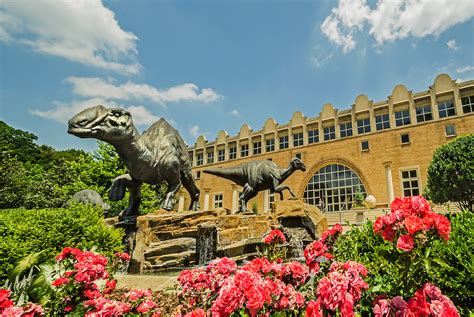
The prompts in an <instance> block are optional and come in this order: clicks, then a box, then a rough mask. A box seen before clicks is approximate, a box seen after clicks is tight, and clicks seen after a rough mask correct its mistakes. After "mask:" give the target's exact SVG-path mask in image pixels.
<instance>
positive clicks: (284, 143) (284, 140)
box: [280, 135, 288, 150]
mask: <svg viewBox="0 0 474 317" xmlns="http://www.w3.org/2000/svg"><path fill="white" fill-rule="evenodd" d="M287 148H288V136H287V135H285V136H281V137H280V150H283V149H287Z"/></svg>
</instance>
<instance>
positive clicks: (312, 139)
mask: <svg viewBox="0 0 474 317" xmlns="http://www.w3.org/2000/svg"><path fill="white" fill-rule="evenodd" d="M317 142H319V130H317V129H316V130H309V131H308V143H309V144H313V143H317Z"/></svg>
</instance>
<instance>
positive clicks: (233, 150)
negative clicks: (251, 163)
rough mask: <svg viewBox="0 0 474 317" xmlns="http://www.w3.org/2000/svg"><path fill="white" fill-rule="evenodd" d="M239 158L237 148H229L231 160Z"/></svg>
mask: <svg viewBox="0 0 474 317" xmlns="http://www.w3.org/2000/svg"><path fill="white" fill-rule="evenodd" d="M235 158H237V147H236V146H233V147H231V148H229V160H233V159H235Z"/></svg>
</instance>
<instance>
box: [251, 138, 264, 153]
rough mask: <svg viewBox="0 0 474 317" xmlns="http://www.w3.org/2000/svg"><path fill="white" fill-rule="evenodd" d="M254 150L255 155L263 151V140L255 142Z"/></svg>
mask: <svg viewBox="0 0 474 317" xmlns="http://www.w3.org/2000/svg"><path fill="white" fill-rule="evenodd" d="M252 151H253V152H252V153H253V155H255V154H260V153H262V142H260V141H257V142H253V148H252Z"/></svg>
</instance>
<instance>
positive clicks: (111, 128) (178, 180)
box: [68, 105, 199, 219]
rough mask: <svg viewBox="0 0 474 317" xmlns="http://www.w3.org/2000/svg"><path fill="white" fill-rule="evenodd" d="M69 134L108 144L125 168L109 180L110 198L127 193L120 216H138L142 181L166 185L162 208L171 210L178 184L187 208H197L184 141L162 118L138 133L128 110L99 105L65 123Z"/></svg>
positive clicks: (197, 190)
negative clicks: (185, 194)
mask: <svg viewBox="0 0 474 317" xmlns="http://www.w3.org/2000/svg"><path fill="white" fill-rule="evenodd" d="M68 126H69V128H68V133H70V134H72V135H75V136H77V137H80V138H94V139H98V140H102V141H104V142H107V143H110V144H112V145H113V146H114V148H115V150H116V151H117V153H118V155H119V156H120V158H121V159H122V161H123V162H124V164H125V166H126V168H127V174H123V175H120V176H118V177H116V178H115V179H114V180H113V181H112V186H111V187H110V190H109V199H110V200H113V201H117V200H120V199H123V198H124V197H125V189H128V191H129V192H130V196H129V203H128V206H127V208H126V209H125V210H124V211H122V213H121V214H120V216H119V218H122V219H123V218H125V217H129V216H137V215H138V208H139V206H140V201H141V193H140V187H141V185H142V184H143V183H147V184H151V185H156V184H159V183H160V182H166V183H167V184H168V191H167V193H166V197H165V199H164V200H163V203H162V205H161V208H163V209H165V210H168V211H170V210H172V209H173V199H174V196H175V195H176V193H177V192H178V190H179V189H180V187H181V185H182V186H184V188H185V189H186V190H187V192H188V193H189V195H190V196H191V205H190V207H189V208H190V209H192V210H199V189H198V188H197V187H196V185H195V184H194V180H193V177H192V174H191V163H190V161H189V157H188V151H187V147H186V144H185V143H184V141H183V139H182V138H181V136H180V135H179V132H178V131H176V129H174V128H173V127H172V126H171V125H170V124H169V123H168V122H167V121H166V120H165V119H164V118H161V119H160V120H158V121H157V122H155V123H154V124H152V125H151V127H150V128H148V130H146V131H145V132H143V133H142V134H140V133H139V132H138V130H137V128H136V127H135V125H134V124H133V120H132V115H131V114H130V112H128V111H126V110H124V109H120V108H106V107H104V106H102V105H97V106H95V107H91V108H87V109H85V110H83V111H81V112H80V113H78V114H77V115H75V116H74V117H73V118H72V119H71V120H69V123H68Z"/></svg>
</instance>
